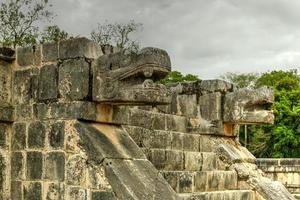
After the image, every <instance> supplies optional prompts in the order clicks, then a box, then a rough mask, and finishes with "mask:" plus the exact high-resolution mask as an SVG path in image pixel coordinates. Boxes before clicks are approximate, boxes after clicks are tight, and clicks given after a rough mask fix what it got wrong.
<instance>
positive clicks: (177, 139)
mask: <svg viewBox="0 0 300 200" xmlns="http://www.w3.org/2000/svg"><path fill="white" fill-rule="evenodd" d="M183 137H184V135H183V134H182V133H176V132H172V149H175V150H182V149H183Z"/></svg>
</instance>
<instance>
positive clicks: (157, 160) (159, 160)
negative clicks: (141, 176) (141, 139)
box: [149, 149, 166, 170]
mask: <svg viewBox="0 0 300 200" xmlns="http://www.w3.org/2000/svg"><path fill="white" fill-rule="evenodd" d="M149 160H150V161H151V162H152V164H153V165H154V166H155V168H156V169H158V170H161V169H164V167H165V160H166V155H165V151H164V150H160V149H153V150H151V154H150V156H149Z"/></svg>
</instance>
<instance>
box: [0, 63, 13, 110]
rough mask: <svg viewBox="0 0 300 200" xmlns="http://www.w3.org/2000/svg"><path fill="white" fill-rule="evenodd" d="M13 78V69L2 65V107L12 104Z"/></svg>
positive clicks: (0, 84)
mask: <svg viewBox="0 0 300 200" xmlns="http://www.w3.org/2000/svg"><path fill="white" fill-rule="evenodd" d="M11 77H12V70H11V67H10V66H9V65H4V64H2V63H0V91H1V93H0V104H2V105H5V104H8V105H9V104H10V103H11Z"/></svg>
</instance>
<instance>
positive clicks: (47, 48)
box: [42, 43, 58, 62]
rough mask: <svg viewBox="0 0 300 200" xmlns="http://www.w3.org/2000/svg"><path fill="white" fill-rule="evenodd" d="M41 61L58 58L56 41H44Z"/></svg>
mask: <svg viewBox="0 0 300 200" xmlns="http://www.w3.org/2000/svg"><path fill="white" fill-rule="evenodd" d="M42 50H43V62H51V61H57V60H58V43H45V44H43V47H42Z"/></svg>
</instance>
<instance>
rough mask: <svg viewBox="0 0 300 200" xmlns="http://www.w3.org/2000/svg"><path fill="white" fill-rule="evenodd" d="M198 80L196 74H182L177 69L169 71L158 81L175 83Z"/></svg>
mask: <svg viewBox="0 0 300 200" xmlns="http://www.w3.org/2000/svg"><path fill="white" fill-rule="evenodd" d="M196 80H200V79H199V78H198V76H197V75H192V74H187V75H183V74H182V73H181V72H179V71H171V72H170V73H169V74H168V75H167V76H166V77H165V78H164V79H162V80H160V83H163V84H166V83H177V82H187V81H196Z"/></svg>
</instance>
